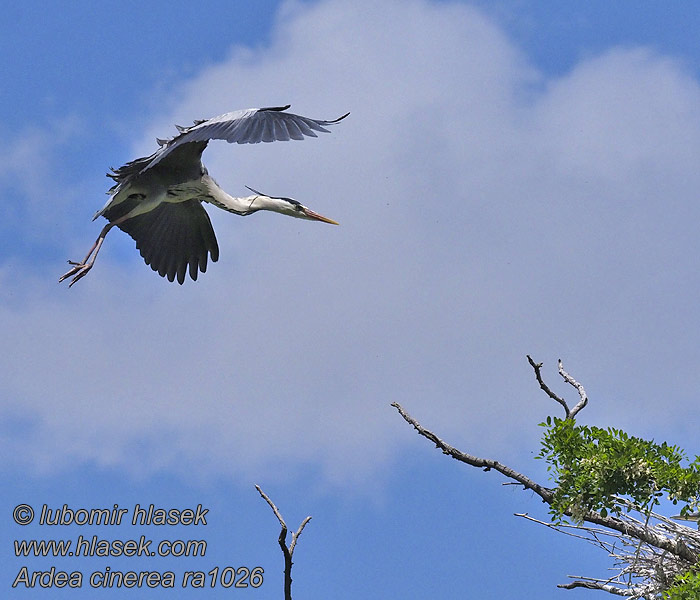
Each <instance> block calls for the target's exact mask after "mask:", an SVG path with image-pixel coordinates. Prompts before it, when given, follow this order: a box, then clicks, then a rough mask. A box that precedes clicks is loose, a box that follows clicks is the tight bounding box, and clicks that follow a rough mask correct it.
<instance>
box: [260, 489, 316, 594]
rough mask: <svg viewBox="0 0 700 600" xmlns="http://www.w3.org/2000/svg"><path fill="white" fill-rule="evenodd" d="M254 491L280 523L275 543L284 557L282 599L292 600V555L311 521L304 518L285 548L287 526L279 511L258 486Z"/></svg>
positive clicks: (308, 518) (309, 518)
mask: <svg viewBox="0 0 700 600" xmlns="http://www.w3.org/2000/svg"><path fill="white" fill-rule="evenodd" d="M255 489H256V490H258V493H259V494H260V495H261V496H262V497H263V499H264V500H265V502H267V503H268V504H269V505H270V508H271V509H272V512H273V513H275V516H276V517H277V520H278V521H279V522H280V527H281V530H280V535H279V538H278V540H277V541H278V542H279V545H280V548H282V554H283V555H284V599H285V600H292V564H293V563H292V555H293V554H294V548H295V546H296V544H297V539H298V538H299V536H300V535H301V532H302V531H303V530H304V527H306V524H307V523H308V522H309V521H310V520H311V517H306V518H305V519H304V520H303V521H302V522H301V525H299V529H297V530H296V532H293V533H292V542H291V543H290V544H289V547H287V524H286V523H285V522H284V519H283V518H282V515H281V513H280V511H279V510H277V507H276V506H275V504H274V503H273V502H272V500H270V498H269V497H268V495H267V494H266V493H265V492H263V491H262V490H261V489H260V486H259V485H256V486H255Z"/></svg>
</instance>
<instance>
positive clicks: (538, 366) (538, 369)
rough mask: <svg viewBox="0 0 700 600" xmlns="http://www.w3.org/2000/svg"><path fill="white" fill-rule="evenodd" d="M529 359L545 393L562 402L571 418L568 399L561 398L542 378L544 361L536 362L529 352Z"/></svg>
mask: <svg viewBox="0 0 700 600" xmlns="http://www.w3.org/2000/svg"><path fill="white" fill-rule="evenodd" d="M527 361H528V362H529V363H530V366H531V367H532V368H533V369H534V371H535V378H536V379H537V383H539V384H540V387H541V388H542V391H544V393H545V394H547V395H548V396H549V397H550V398H551V399H552V400H554V401H555V402H558V403H559V404H561V405H562V406H563V407H564V412H565V413H566V418H567V419H570V418H571V411H570V410H569V405H568V404H567V403H566V400H564V398H561V397H560V396H557V395H556V394H555V393H554V392H553V391H552V390H551V389H549V386H548V385H547V384H546V383H545V382H544V380H543V379H542V373H541V370H542V363H536V362H535V361H534V360H532V357H531V356H530V355H529V354H528V355H527ZM560 362H561V361H560Z"/></svg>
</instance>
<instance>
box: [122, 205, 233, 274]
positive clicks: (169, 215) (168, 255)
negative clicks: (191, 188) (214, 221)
mask: <svg viewBox="0 0 700 600" xmlns="http://www.w3.org/2000/svg"><path fill="white" fill-rule="evenodd" d="M117 227H119V229H121V230H122V231H125V232H126V233H128V234H129V235H130V236H131V237H132V238H133V239H134V240H135V241H136V248H138V250H139V251H140V253H141V256H142V257H143V259H144V260H145V261H146V264H147V265H150V266H151V269H153V270H154V271H157V272H158V275H160V276H161V277H167V278H168V280H169V281H173V280H174V279H175V277H177V280H178V282H179V283H180V284H182V283H183V282H184V281H185V273H186V272H187V270H188V267H189V272H190V277H191V278H192V279H193V280H195V281H196V280H197V274H198V270H199V271H201V272H202V273H205V272H206V270H207V253H209V255H210V256H211V260H212V262H216V261H217V260H218V259H219V245H218V244H217V242H216V235H215V234H214V228H213V227H212V225H211V221H210V220H209V215H208V214H207V211H206V210H204V207H203V206H202V203H201V202H200V201H199V200H187V201H186V202H177V203H170V202H163V203H162V204H159V205H158V206H157V207H156V208H155V209H154V210H152V211H150V212H147V213H144V214H142V215H138V216H136V217H132V218H131V219H127V220H126V221H124V222H123V223H120V224H119V225H117Z"/></svg>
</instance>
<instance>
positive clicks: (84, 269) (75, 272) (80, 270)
mask: <svg viewBox="0 0 700 600" xmlns="http://www.w3.org/2000/svg"><path fill="white" fill-rule="evenodd" d="M68 264H69V265H73V268H72V269H71V270H70V271H68V272H67V273H65V274H64V275H61V277H60V279H59V280H58V283H61V282H62V281H63V280H65V279H68V278H69V277H73V279H72V280H71V282H70V283H69V284H68V287H73V284H74V283H75V282H76V281H79V280H80V279H82V278H83V277H85V275H87V274H88V271H89V270H90V269H92V263H91V262H90V263H87V264H85V263H79V262H75V261H73V260H69V261H68Z"/></svg>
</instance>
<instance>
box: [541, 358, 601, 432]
mask: <svg viewBox="0 0 700 600" xmlns="http://www.w3.org/2000/svg"><path fill="white" fill-rule="evenodd" d="M528 358H529V357H528ZM557 364H558V367H559V375H561V376H562V377H563V378H564V381H566V383H568V384H569V385H572V386H574V387H575V388H576V390H577V391H578V395H579V397H580V398H581V399H580V400H579V401H578V404H576V406H574V407H573V408H572V409H571V412H570V413H569V414H568V415H567V418H568V419H573V418H574V417H575V416H576V414H577V413H578V412H579V411H580V410H581V409H582V408H584V407H585V406H586V404H588V395H587V394H586V390H585V389H583V386H582V385H581V384H580V383H579V382H578V381H576V380H575V379H574V378H573V377H572V376H571V375H569V374H568V373H567V372H566V371H565V370H564V365H563V364H562V362H561V358H560V359H559V360H558V361H557Z"/></svg>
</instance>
